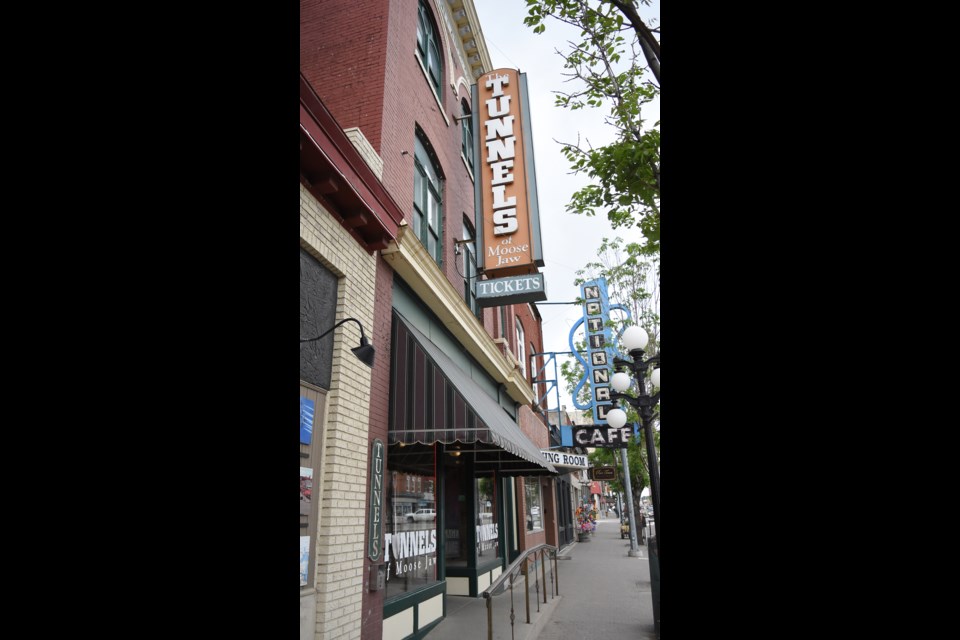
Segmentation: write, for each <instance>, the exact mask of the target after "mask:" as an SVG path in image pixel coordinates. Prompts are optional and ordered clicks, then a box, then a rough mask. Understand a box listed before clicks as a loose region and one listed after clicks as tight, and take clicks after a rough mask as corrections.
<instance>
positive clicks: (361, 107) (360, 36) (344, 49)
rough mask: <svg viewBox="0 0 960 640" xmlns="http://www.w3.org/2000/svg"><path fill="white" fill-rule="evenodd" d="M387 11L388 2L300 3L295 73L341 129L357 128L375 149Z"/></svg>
mask: <svg viewBox="0 0 960 640" xmlns="http://www.w3.org/2000/svg"><path fill="white" fill-rule="evenodd" d="M414 1H415V0H414ZM388 8H389V0H364V2H357V0H325V1H323V2H318V1H317V0H300V71H301V72H302V73H303V75H304V77H306V79H307V80H308V81H309V82H310V84H311V85H312V86H313V89H314V91H316V92H317V95H319V96H320V99H321V100H323V102H324V104H325V105H326V106H327V108H328V109H330V112H331V113H332V114H333V117H334V118H336V119H337V122H339V123H340V126H342V127H344V128H345V129H349V128H350V127H360V130H361V131H363V135H364V136H366V138H367V140H369V141H370V144H371V145H373V148H374V149H377V150H378V151H379V149H380V131H381V128H382V125H381V123H382V121H383V119H382V117H381V114H382V111H383V85H384V72H385V56H386V25H387V16H388ZM413 14H414V17H416V4H414V11H413Z"/></svg>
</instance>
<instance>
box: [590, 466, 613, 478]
mask: <svg viewBox="0 0 960 640" xmlns="http://www.w3.org/2000/svg"><path fill="white" fill-rule="evenodd" d="M588 473H589V476H590V479H591V480H616V479H617V470H616V469H614V468H613V467H593V468H592V469H590V471H589V472H588Z"/></svg>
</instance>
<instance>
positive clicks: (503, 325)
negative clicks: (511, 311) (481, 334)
mask: <svg viewBox="0 0 960 640" xmlns="http://www.w3.org/2000/svg"><path fill="white" fill-rule="evenodd" d="M500 337H501V338H506V337H507V308H506V307H500Z"/></svg>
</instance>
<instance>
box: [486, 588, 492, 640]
mask: <svg viewBox="0 0 960 640" xmlns="http://www.w3.org/2000/svg"><path fill="white" fill-rule="evenodd" d="M487 640H493V598H492V597H490V598H487Z"/></svg>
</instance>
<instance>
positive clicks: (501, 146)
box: [473, 69, 543, 278]
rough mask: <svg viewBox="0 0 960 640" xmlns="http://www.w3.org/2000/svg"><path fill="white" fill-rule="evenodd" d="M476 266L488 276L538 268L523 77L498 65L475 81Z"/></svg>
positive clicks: (539, 252) (536, 215)
mask: <svg viewBox="0 0 960 640" xmlns="http://www.w3.org/2000/svg"><path fill="white" fill-rule="evenodd" d="M473 97H474V105H476V109H475V113H476V114H477V117H475V118H474V122H475V123H476V125H477V126H475V127H474V129H475V131H476V134H475V135H476V145H475V147H476V158H475V159H476V160H477V162H475V166H476V167H477V172H478V174H479V175H478V178H479V179H478V180H477V181H476V184H477V194H476V200H477V212H478V216H480V217H481V220H478V221H477V229H478V231H480V230H481V229H482V232H481V233H480V234H479V235H480V237H479V238H478V253H479V254H481V255H482V260H481V261H480V265H478V267H479V268H480V270H481V271H483V272H485V273H486V274H487V277H488V278H489V277H493V278H498V277H502V276H514V275H521V274H533V273H537V265H540V266H543V252H542V247H541V246H540V219H539V211H538V206H537V197H536V195H537V194H536V175H535V173H534V163H533V144H532V140H531V137H532V136H531V133H530V124H529V122H528V120H529V114H530V108H529V104H528V102H527V98H526V77H525V75H524V74H521V73H519V72H518V71H517V70H516V69H497V70H495V71H491V72H490V73H488V74H485V75H482V76H480V77H479V78H478V79H477V84H476V85H474V96H473Z"/></svg>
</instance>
